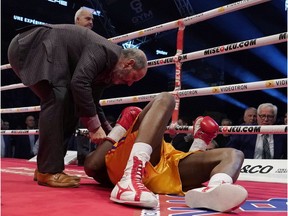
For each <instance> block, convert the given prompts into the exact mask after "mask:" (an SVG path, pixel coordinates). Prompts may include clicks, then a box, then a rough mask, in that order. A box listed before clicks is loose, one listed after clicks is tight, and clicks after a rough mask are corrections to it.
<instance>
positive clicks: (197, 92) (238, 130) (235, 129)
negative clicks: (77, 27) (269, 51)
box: [1, 0, 287, 135]
mask: <svg viewBox="0 0 288 216" xmlns="http://www.w3.org/2000/svg"><path fill="white" fill-rule="evenodd" d="M267 1H270V0H243V1H239V2H235V3H232V4H229V5H226V6H222V7H219V8H216V9H213V10H209V11H206V12H203V13H200V14H196V15H194V16H190V17H186V18H184V19H180V20H176V21H173V22H169V23H164V24H161V25H158V26H153V27H150V28H146V29H142V30H139V31H135V32H132V33H128V34H124V35H120V36H117V37H114V38H110V39H109V40H110V41H112V42H114V43H119V42H123V41H127V40H131V39H135V38H138V37H143V36H147V35H150V34H155V33H159V32H163V31H167V30H171V29H175V28H179V29H181V28H182V30H183V29H184V28H183V26H184V27H185V26H187V25H191V24H193V23H197V22H200V21H204V20H207V19H210V18H213V17H216V16H219V15H223V14H226V13H230V12H233V11H236V10H240V9H243V8H247V7H250V6H253V5H256V4H260V3H264V2H267ZM286 41H287V32H284V33H279V34H275V35H270V36H266V37H262V38H257V39H250V40H246V41H241V42H236V43H232V44H227V45H222V46H218V47H213V48H208V49H205V50H200V51H196V52H191V53H187V54H182V52H181V53H180V52H178V53H176V55H175V56H172V57H167V58H161V59H155V60H151V61H148V67H149V68H150V67H156V66H160V65H167V64H173V63H174V64H177V63H178V64H179V63H182V62H186V61H191V60H195V59H199V58H205V57H210V56H215V55H220V54H225V53H230V52H235V51H239V50H245V49H250V48H255V47H259V46H265V45H271V44H276V43H282V42H286ZM10 68H11V65H10V64H6V65H1V70H5V69H10ZM180 72H181V71H180ZM180 72H179V73H180ZM25 87H26V86H24V85H23V84H22V83H20V84H12V85H8V86H3V87H1V91H5V90H12V89H17V88H25ZM282 87H287V79H275V80H266V81H260V82H251V83H240V84H234V85H224V86H216V87H207V88H199V89H188V90H180V88H175V89H174V91H172V92H170V93H171V94H173V95H174V96H176V98H184V97H193V96H203V95H211V94H223V93H234V92H244V91H255V90H262V89H267V88H282ZM158 94H159V93H156V94H146V95H139V96H130V97H122V98H112V99H104V100H100V104H101V105H102V106H105V105H115V104H125V103H135V102H147V101H150V100H152V99H153V98H154V97H156V96H157V95H158ZM37 111H40V106H33V107H20V108H6V109H1V113H19V112H37ZM192 131H193V127H192V126H179V125H170V126H167V131H166V132H168V133H175V132H178V133H192ZM77 133H78V135H85V134H86V135H87V134H88V130H87V129H78V130H77V131H76V135H77ZM260 133H268V134H269V133H273V134H277V133H279V134H283V133H287V125H268V126H267V125H266V126H220V127H219V134H260ZM1 134H2V135H23V134H25V135H26V134H39V130H1Z"/></svg>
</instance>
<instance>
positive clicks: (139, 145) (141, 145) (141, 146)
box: [129, 142, 152, 162]
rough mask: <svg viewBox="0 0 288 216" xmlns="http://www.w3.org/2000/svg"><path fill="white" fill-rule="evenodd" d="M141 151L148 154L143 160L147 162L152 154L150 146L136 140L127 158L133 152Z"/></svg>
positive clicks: (133, 153) (130, 157)
mask: <svg viewBox="0 0 288 216" xmlns="http://www.w3.org/2000/svg"><path fill="white" fill-rule="evenodd" d="M141 152H145V153H146V154H147V156H149V158H147V157H145V158H144V159H145V161H146V162H147V161H149V160H150V155H151V154H152V147H151V146H150V145H149V144H147V143H143V142H136V143H135V144H134V145H133V148H132V150H131V153H130V156H129V160H131V159H132V158H133V156H134V155H135V154H138V153H140V154H141ZM147 159H148V160H147Z"/></svg>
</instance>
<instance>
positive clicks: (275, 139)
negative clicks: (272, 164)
mask: <svg viewBox="0 0 288 216" xmlns="http://www.w3.org/2000/svg"><path fill="white" fill-rule="evenodd" d="M276 119H277V107H276V106H275V105H273V104H271V103H263V104H260V105H259V107H258V109H257V123H258V125H273V124H275V122H276ZM265 139H266V138H265V137H264V136H263V134H248V135H239V134H238V135H236V134H235V135H232V136H231V138H230V141H229V142H228V144H227V147H233V148H236V149H238V150H241V151H242V152H243V153H244V155H245V158H250V159H251V158H255V159H287V134H268V136H267V141H265ZM265 143H266V144H267V148H266V147H265V145H266V144H265Z"/></svg>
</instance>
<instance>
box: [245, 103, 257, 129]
mask: <svg viewBox="0 0 288 216" xmlns="http://www.w3.org/2000/svg"><path fill="white" fill-rule="evenodd" d="M243 124H245V125H255V124H257V109H256V108H255V107H248V108H247V109H246V110H245V111H244V116H243Z"/></svg>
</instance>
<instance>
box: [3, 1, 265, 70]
mask: <svg viewBox="0 0 288 216" xmlns="http://www.w3.org/2000/svg"><path fill="white" fill-rule="evenodd" d="M267 1H270V0H243V1H239V2H235V3H232V4H229V5H225V6H221V7H219V8H215V9H212V10H209V11H206V12H203V13H200V14H195V15H193V16H190V17H186V18H184V19H181V20H182V21H183V22H179V20H175V21H172V22H168V23H164V24H160V25H157V26H152V27H150V28H146V29H142V30H138V31H135V32H131V33H128V34H124V35H119V36H116V37H113V38H109V40H110V41H112V42H113V43H119V42H123V41H127V40H131V39H135V38H139V37H144V36H147V35H151V34H155V33H160V32H163V31H168V30H171V29H175V28H178V27H180V26H179V25H180V23H181V25H182V24H184V26H188V25H191V24H194V23H197V22H201V21H204V20H208V19H211V18H214V17H217V16H220V15H224V14H227V13H230V12H234V11H237V10H240V9H244V8H247V7H251V6H254V5H257V4H261V3H264V2H267ZM10 68H11V65H10V64H6V65H1V70H5V69H10Z"/></svg>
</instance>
